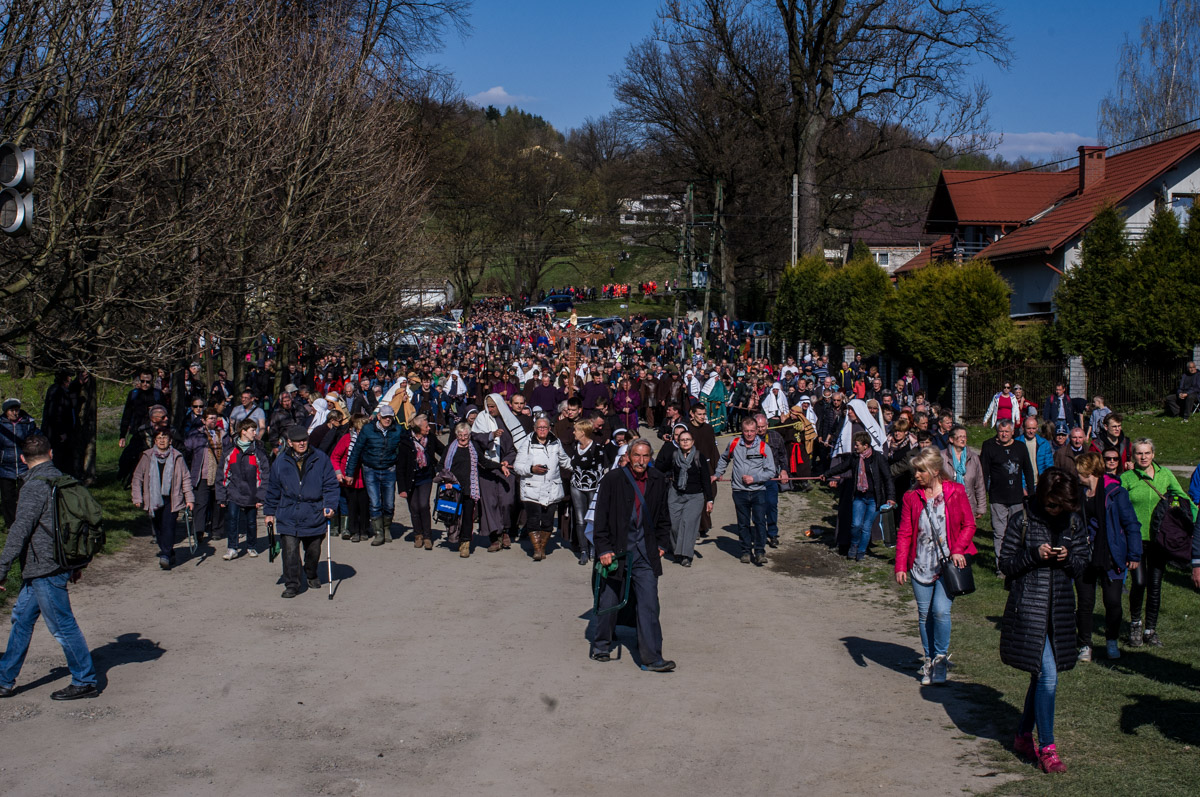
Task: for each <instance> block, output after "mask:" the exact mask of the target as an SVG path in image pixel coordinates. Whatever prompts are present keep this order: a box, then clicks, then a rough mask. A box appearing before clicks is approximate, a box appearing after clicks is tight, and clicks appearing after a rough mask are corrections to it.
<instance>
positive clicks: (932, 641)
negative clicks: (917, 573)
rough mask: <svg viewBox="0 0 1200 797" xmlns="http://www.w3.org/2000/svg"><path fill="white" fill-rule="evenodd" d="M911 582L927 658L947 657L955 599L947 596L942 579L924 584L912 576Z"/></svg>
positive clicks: (922, 645)
mask: <svg viewBox="0 0 1200 797" xmlns="http://www.w3.org/2000/svg"><path fill="white" fill-rule="evenodd" d="M909 581H911V582H912V589H913V597H915V598H916V599H917V626H918V627H919V628H920V629H921V647H922V648H924V649H925V658H927V659H932V658H933V657H934V656H945V655H946V654H947V653H948V652H950V606H951V605H952V604H953V603H954V598H951V597H950V596H949V595H947V594H946V588H945V587H944V586H943V585H942V580H941V579H940V578H939V579H938V580H937V581H935V582H933V583H932V584H922V583H920V582H919V581H917V580H916V579H915V578H913V577H912V576H911V575H910V576H909ZM930 609H932V610H933V611H930Z"/></svg>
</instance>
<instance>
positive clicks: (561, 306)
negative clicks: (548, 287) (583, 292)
mask: <svg viewBox="0 0 1200 797" xmlns="http://www.w3.org/2000/svg"><path fill="white" fill-rule="evenodd" d="M542 304H548V305H550V306H551V307H553V308H554V311H555V312H557V313H565V312H568V311H570V310H572V309H574V308H575V300H574V299H572V298H571V295H570V294H569V293H556V294H553V295H552V296H547V297H546V299H545V301H543V302H542Z"/></svg>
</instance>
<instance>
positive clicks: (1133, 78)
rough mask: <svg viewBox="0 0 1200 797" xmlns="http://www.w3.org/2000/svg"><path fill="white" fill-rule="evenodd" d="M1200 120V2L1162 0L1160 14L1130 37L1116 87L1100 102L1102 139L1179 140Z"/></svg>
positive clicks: (1108, 141)
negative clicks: (1174, 137)
mask: <svg viewBox="0 0 1200 797" xmlns="http://www.w3.org/2000/svg"><path fill="white" fill-rule="evenodd" d="M1197 117H1200V2H1197V0H1160V3H1159V15H1158V18H1157V19H1155V18H1153V17H1146V18H1145V19H1143V20H1142V28H1141V36H1140V38H1139V39H1138V40H1137V41H1133V40H1131V39H1130V38H1129V36H1128V35H1127V36H1126V37H1125V43H1124V44H1123V45H1121V53H1120V55H1119V56H1118V59H1117V85H1116V88H1115V89H1114V90H1113V91H1111V92H1109V94H1108V95H1107V96H1106V97H1105V98H1104V99H1103V100H1101V101H1100V111H1099V120H1098V122H1097V127H1098V132H1099V136H1100V140H1101V141H1102V142H1104V143H1106V144H1109V145H1110V146H1111V145H1120V144H1124V146H1122V147H1118V148H1117V149H1118V150H1119V149H1127V148H1129V147H1132V146H1141V145H1143V144H1147V143H1150V142H1154V141H1161V140H1163V139H1165V138H1170V137H1171V136H1177V135H1179V134H1180V133H1183V132H1186V131H1187V130H1190V129H1194V128H1195V127H1196V126H1197V122H1196V118H1197Z"/></svg>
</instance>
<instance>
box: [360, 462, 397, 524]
mask: <svg viewBox="0 0 1200 797" xmlns="http://www.w3.org/2000/svg"><path fill="white" fill-rule="evenodd" d="M362 480H363V486H364V487H366V488H367V503H369V504H370V505H371V517H372V518H377V517H379V516H380V515H387V516H388V517H391V516H392V515H394V514H396V469H395V468H382V469H380V470H376V469H375V468H368V467H367V466H366V465H363V466H362Z"/></svg>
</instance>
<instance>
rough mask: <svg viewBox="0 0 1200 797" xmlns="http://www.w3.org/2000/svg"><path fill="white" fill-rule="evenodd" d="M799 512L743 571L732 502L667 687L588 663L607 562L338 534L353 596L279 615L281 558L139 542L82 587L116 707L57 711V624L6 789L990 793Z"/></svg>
mask: <svg viewBox="0 0 1200 797" xmlns="http://www.w3.org/2000/svg"><path fill="white" fill-rule="evenodd" d="M804 500H805V499H803V498H796V497H793V496H785V505H786V506H785V509H784V512H783V513H782V514H783V517H782V518H781V521H783V522H782V523H781V526H782V528H783V532H784V533H783V537H784V539H785V544H784V547H783V548H781V549H780V551H779V555H778V557H777V562H776V563H773V564H771V565H769V566H767V567H765V568H756V567H754V566H753V565H744V564H741V563H739V562H738V560H737V559H736V558H735V556H734V555H733V554H734V553H735V551H736V546H735V545H734V544H733V536H734V535H733V533H732V531H733V525H732V524H733V522H734V521H733V511H732V505H731V503H730V501H729V498H728V493H727V492H726V491H725V489H724V488H723V490H722V495H721V496H720V498H719V500H718V504H717V517H716V521H717V526H718V529H719V528H720V527H721V526H729V530H728V531H722V530H718V531H716V532H715V533H714V536H713V537H710V538H709V539H708V540H706V541H704V543H703V544H702V545H701V546H700V549H699V550H700V551H701V555H702V556H703V558H702V559H697V560H696V563H695V566H694V567H693V568H691V569H690V570H685V569H683V568H681V567H678V566H676V565H668V566H667V572H666V575H665V577H664V578H663V579H662V581H661V584H660V592H661V600H662V606H663V618H662V619H663V628H664V635H665V645H664V652H665V654H666V655H667V657H669V658H673V659H675V660H676V661H677V662H678V663H679V669H678V670H677V671H676V672H674V673H672V674H666V675H660V674H653V673H644V672H641V671H640V670H638V669H637V667H636V666H635V665H634V663H633V661H632V658H631V657H630V655H629V653H628V651H627V650H623V652H622V657H621V658H620V660H616V661H613V662H610V663H607V664H599V663H596V662H592V661H589V660H588V658H587V655H586V653H587V643H586V641H585V638H584V635H585V630H586V627H587V621H586V613H587V611H588V610H589V609H590V591H589V585H588V573H589V569H587V568H583V567H580V566H579V565H578V564H577V563H576V562H575V560H574V559H573V557H572V556H571V555H570V553H569V552H568V551H564V550H561V549H558V550H555V551H554V552H553V553H552V554H551V555H550V557H549V558H548V559H547V560H546V561H545V562H543V563H534V562H532V561H531V560H530V558H529V554H528V552H527V551H519V550H516V549H514V550H511V551H506V552H500V553H494V554H489V553H486V552H484V551H482V550H480V551H479V552H477V553H476V554H474V555H473V556H472V557H471V558H470V559H468V560H460V559H459V558H458V556H457V555H456V554H455V553H452V552H451V551H450V550H449V549H446V548H444V547H443V548H438V549H436V550H434V551H431V552H425V551H418V550H414V549H413V547H412V544H411V543H409V542H397V543H393V544H391V545H387V546H383V547H380V548H372V547H370V546H368V545H366V544H357V545H352V544H350V543H348V542H341V541H337V542H335V544H334V552H333V553H334V560H335V570H334V578H335V582H336V584H337V593H336V598H335V600H333V601H328V600H326V597H325V591H324V589H322V590H321V591H320V592H308V593H305V594H302V595H301V596H300V597H298V598H296V599H294V600H282V599H281V598H280V597H279V593H280V591H281V590H282V587H281V586H279V585H278V584H277V583H276V577H277V575H278V572H279V564H278V562H276V563H275V564H268V562H267V557H266V556H262V557H259V558H258V559H254V560H251V559H247V558H245V557H243V558H241V559H239V560H237V561H234V562H225V561H222V560H220V559H219V558H218V557H217V556H216V555H215V554H216V553H218V551H213V550H212V549H210V555H209V556H208V557H207V558H204V559H203V560H199V561H198V560H193V561H187V562H184V563H183V564H181V565H180V566H178V567H177V568H176V569H175V570H174V571H171V572H169V573H164V572H160V571H159V570H158V567H157V565H156V563H155V560H154V557H153V555H152V553H151V544H150V542H149V540H148V538H144V537H143V538H138V539H135V540H134V541H133V542H132V543H131V544H130V545H129V547H128V548H127V549H126V550H125V551H124V552H122V553H121V554H119V555H117V556H115V557H110V558H107V559H105V560H103V561H99V562H97V563H96V564H94V565H93V567H92V568H91V569H90V570H89V571H88V573H87V575H86V576H85V580H84V581H83V582H82V583H81V584H80V585H79V586H78V587H76V588H73V592H72V601H73V603H74V606H75V610H76V614H77V616H78V617H79V621H80V625H81V626H82V628H83V631H84V633H85V635H86V637H87V640H88V642H89V643H90V645H91V647H92V649H93V651H94V653H95V658H96V663H97V667H98V669H99V670H100V672H101V678H102V680H101V685H102V687H103V689H104V691H103V694H102V695H101V697H99V698H98V699H94V700H86V701H78V702H74V703H54V702H51V701H50V699H49V696H50V692H51V691H52V690H53V689H56V688H60V687H61V686H64V685H66V683H67V682H68V681H67V677H68V674H67V671H66V667H65V662H64V660H63V658H62V652H61V650H60V649H59V647H58V645H57V644H56V643H55V642H54V640H53V638H51V637H50V636H49V634H48V633H47V632H46V631H45V627H44V626H43V625H42V624H40V623H39V628H38V631H37V633H36V635H35V638H34V642H33V646H32V648H31V650H30V655H29V658H28V660H27V662H26V665H25V670H24V672H23V673H22V676H21V680H20V681H19V683H18V687H19V691H18V693H17V695H15V696H14V697H12V698H9V699H7V700H4V701H3V702H0V734H2V735H0V744H2V745H3V747H2V750H3V752H2V754H0V793H4V794H12V795H24V796H25V797H31V796H32V795H63V794H72V793H74V794H121V795H126V796H127V797H136V796H138V795H166V794H171V795H176V794H178V795H190V794H204V795H207V794H238V795H287V796H288V797H294V796H295V795H298V794H300V795H303V794H345V795H399V794H419V795H466V794H470V795H479V794H484V795H543V794H566V795H576V794H579V795H586V794H597V795H599V794H621V793H630V792H631V791H633V790H634V789H641V790H647V789H648V790H649V792H650V793H654V794H661V795H688V796H689V797H696V796H697V795H709V794H793V793H794V794H822V795H824V794H831V795H836V794H847V795H849V794H863V793H874V794H902V793H915V792H925V793H946V792H945V788H944V787H945V785H946V784H961V785H962V788H963V790H964V791H969V792H974V791H979V790H982V789H986V788H987V787H988V786H989V785H990V784H991V783H992V782H993V778H992V777H991V776H990V775H989V770H988V768H987V767H986V765H985V764H984V763H982V761H981V759H980V756H979V755H978V747H977V745H978V744H979V742H977V741H974V740H972V739H970V738H967V737H965V736H964V735H963V734H962V733H961V732H960V731H958V730H956V729H955V728H954V725H953V723H952V722H951V720H950V719H949V716H948V715H950V714H955V713H961V712H962V711H967V710H969V708H968V707H967V706H966V705H962V704H959V703H958V698H957V697H955V696H954V694H953V693H954V690H955V687H954V686H953V685H950V686H947V687H941V688H940V689H939V694H938V695H937V696H936V699H926V698H927V697H928V694H927V695H926V696H925V697H923V696H922V693H921V692H922V690H921V688H920V687H919V685H918V683H917V681H916V677H915V670H914V669H913V659H914V657H915V655H916V651H917V649H918V647H919V645H918V643H917V642H916V640H915V638H914V636H913V631H914V628H915V619H909V618H906V617H899V618H898V617H897V615H896V613H895V612H894V611H892V610H890V609H886V608H880V607H879V606H878V605H873V604H872V602H871V600H870V598H871V597H872V590H873V589H874V588H871V587H864V586H861V585H859V586H855V587H854V588H853V591H851V589H850V588H849V587H847V586H846V584H845V582H844V581H843V580H841V579H840V578H831V577H827V576H821V575H811V573H818V574H819V573H822V572H825V573H828V572H831V571H830V569H829V565H830V564H834V570H838V569H840V567H839V566H837V565H836V563H833V562H832V561H831V560H830V559H824V560H821V559H820V558H821V557H828V556H829V555H828V554H827V553H825V552H824V551H823V550H822V551H819V552H818V550H817V549H818V548H819V547H820V546H814V545H812V544H810V543H801V542H797V541H796V540H795V539H794V537H795V535H796V534H798V533H799V532H800V531H801V525H800V524H798V523H796V522H792V521H794V520H795V519H796V518H800V517H802V516H803V515H804V513H802V512H801V511H800V510H801V506H802V504H803V502H804ZM401 514H403V513H401ZM786 518H792V521H789V520H787V519H786ZM803 527H805V528H806V527H807V525H806V524H805V525H804V526H803ZM801 549H809V551H811V552H812V553H810V552H809V551H806V550H801ZM222 550H223V549H222ZM814 554H815V555H816V556H817V557H818V559H813V558H812V557H813V555H814ZM814 565H815V566H814ZM784 570H787V571H790V572H791V573H801V574H802V575H799V576H796V575H790V574H789V573H788V572H784ZM806 574H807V575H806ZM324 580H325V576H324V566H322V582H324ZM622 638H623V640H624V641H625V642H626V643H628V644H633V635H632V631H628V632H626V633H625V635H624V636H623V637H622ZM928 689H929V688H927V689H926V692H927V693H928ZM952 709H953V710H952Z"/></svg>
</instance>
